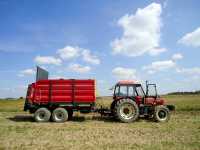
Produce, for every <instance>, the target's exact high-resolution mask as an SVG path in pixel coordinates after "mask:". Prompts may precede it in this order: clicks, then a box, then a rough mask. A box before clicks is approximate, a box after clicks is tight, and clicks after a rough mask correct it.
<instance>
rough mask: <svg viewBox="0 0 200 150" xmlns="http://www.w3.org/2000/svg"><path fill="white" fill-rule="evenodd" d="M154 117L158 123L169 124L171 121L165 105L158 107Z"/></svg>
mask: <svg viewBox="0 0 200 150" xmlns="http://www.w3.org/2000/svg"><path fill="white" fill-rule="evenodd" d="M153 116H154V117H153V118H154V120H155V121H156V122H167V121H168V120H169V119H170V113H169V109H168V108H167V107H165V106H163V105H161V106H156V107H155V111H154V115H153Z"/></svg>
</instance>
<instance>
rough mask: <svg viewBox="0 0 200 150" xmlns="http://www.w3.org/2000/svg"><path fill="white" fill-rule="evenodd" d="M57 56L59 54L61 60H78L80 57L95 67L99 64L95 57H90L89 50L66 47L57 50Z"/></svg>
mask: <svg viewBox="0 0 200 150" xmlns="http://www.w3.org/2000/svg"><path fill="white" fill-rule="evenodd" d="M57 54H59V56H60V57H61V58H62V59H63V60H69V59H74V58H78V57H79V56H81V55H82V58H83V60H84V61H85V62H88V63H91V64H97V65H98V64H100V59H99V58H98V57H97V56H95V55H92V54H91V51H90V50H89V49H84V48H81V47H78V46H76V47H73V46H66V47H64V48H63V49H59V50H58V51H57Z"/></svg>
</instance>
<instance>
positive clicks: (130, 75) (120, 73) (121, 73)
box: [112, 67, 137, 79]
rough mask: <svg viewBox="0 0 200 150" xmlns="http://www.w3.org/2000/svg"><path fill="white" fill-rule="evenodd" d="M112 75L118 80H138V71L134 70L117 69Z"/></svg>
mask: <svg viewBox="0 0 200 150" xmlns="http://www.w3.org/2000/svg"><path fill="white" fill-rule="evenodd" d="M112 74H113V75H114V76H115V77H117V78H118V79H137V77H136V70H135V69H132V68H123V67H116V68H114V69H113V70H112Z"/></svg>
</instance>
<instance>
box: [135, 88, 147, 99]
mask: <svg viewBox="0 0 200 150" xmlns="http://www.w3.org/2000/svg"><path fill="white" fill-rule="evenodd" d="M136 91H137V95H138V96H141V97H144V96H145V95H144V91H143V89H142V87H141V86H136Z"/></svg>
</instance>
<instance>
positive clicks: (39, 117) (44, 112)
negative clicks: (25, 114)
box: [34, 108, 51, 122]
mask: <svg viewBox="0 0 200 150" xmlns="http://www.w3.org/2000/svg"><path fill="white" fill-rule="evenodd" d="M50 117H51V112H50V111H49V110H48V109H47V108H39V109H38V110H36V112H35V114H34V119H35V121H36V122H47V121H49V119H50Z"/></svg>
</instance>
